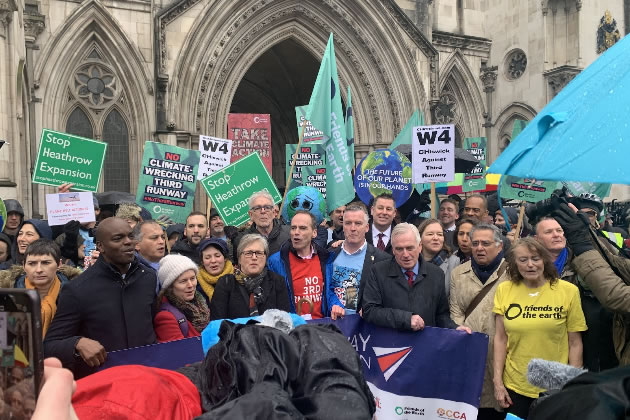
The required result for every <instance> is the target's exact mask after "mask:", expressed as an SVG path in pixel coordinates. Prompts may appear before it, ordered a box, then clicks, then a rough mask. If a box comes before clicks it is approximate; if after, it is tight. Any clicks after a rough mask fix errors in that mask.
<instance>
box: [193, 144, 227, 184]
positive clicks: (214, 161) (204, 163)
mask: <svg viewBox="0 0 630 420" xmlns="http://www.w3.org/2000/svg"><path fill="white" fill-rule="evenodd" d="M199 152H201V157H200V159H199V172H198V176H197V179H203V178H205V177H207V176H208V175H210V174H213V173H215V172H216V171H219V170H221V169H223V168H225V167H226V166H228V165H229V164H230V159H231V157H232V140H227V139H219V138H216V137H210V136H199Z"/></svg>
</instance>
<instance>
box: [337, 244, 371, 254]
mask: <svg viewBox="0 0 630 420" xmlns="http://www.w3.org/2000/svg"><path fill="white" fill-rule="evenodd" d="M345 245H346V242H345V241H344V242H342V243H341V249H342V250H343V252H345V253H346V254H347V255H354V254H359V253H361V252H363V249H364V248H365V247H366V246H367V241H363V245H361V247H360V248H359V249H357V250H356V251H354V252H348V251H347V250H346V248H345Z"/></svg>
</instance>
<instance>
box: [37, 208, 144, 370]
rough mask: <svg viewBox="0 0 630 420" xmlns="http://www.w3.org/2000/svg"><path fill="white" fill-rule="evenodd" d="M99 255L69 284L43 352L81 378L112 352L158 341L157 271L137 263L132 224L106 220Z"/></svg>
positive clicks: (98, 237)
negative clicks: (156, 336) (156, 337)
mask: <svg viewBox="0 0 630 420" xmlns="http://www.w3.org/2000/svg"><path fill="white" fill-rule="evenodd" d="M95 240H96V246H97V249H98V251H99V252H100V256H99V258H98V260H97V261H96V263H95V264H94V265H93V266H91V267H90V268H88V269H87V270H86V271H85V272H84V273H83V274H81V275H80V276H79V277H77V278H76V279H74V280H73V281H71V282H69V283H68V284H67V285H66V286H64V289H63V293H61V294H60V297H59V303H58V305H57V312H56V314H55V318H54V319H53V321H52V323H51V325H50V328H49V329H48V333H47V334H46V339H45V340H44V354H45V356H46V357H57V358H58V359H59V360H61V362H62V364H63V366H64V367H66V368H68V369H70V370H72V371H73V372H74V376H75V378H77V379H78V378H81V377H83V376H86V375H88V374H90V373H93V372H94V371H95V368H96V367H98V366H100V365H102V364H103V363H104V362H105V358H106V357H107V352H110V351H114V350H122V349H126V348H131V347H138V346H144V345H148V344H153V343H155V341H156V339H155V332H154V330H153V317H154V311H155V308H154V303H155V299H156V294H155V273H154V272H152V271H151V270H150V269H148V268H147V267H145V266H144V265H143V264H140V263H139V262H138V259H137V258H136V257H135V245H136V242H135V240H134V238H133V232H132V230H131V227H130V226H129V224H128V223H127V222H126V221H125V220H123V219H120V218H118V217H110V218H108V219H105V220H103V221H102V222H101V223H100V225H99V227H98V229H97V231H96V235H95Z"/></svg>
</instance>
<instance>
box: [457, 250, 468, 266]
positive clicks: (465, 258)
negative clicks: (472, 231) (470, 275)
mask: <svg viewBox="0 0 630 420" xmlns="http://www.w3.org/2000/svg"><path fill="white" fill-rule="evenodd" d="M455 255H457V256H458V257H459V263H460V264H464V263H465V262H466V261H468V260H469V259H470V255H464V253H463V252H462V251H461V250H460V249H458V250H457V252H455Z"/></svg>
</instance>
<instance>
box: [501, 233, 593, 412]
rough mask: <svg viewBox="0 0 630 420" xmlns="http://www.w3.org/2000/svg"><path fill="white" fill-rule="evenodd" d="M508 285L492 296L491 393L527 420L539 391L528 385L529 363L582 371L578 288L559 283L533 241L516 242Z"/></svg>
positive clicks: (583, 324)
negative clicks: (534, 361)
mask: <svg viewBox="0 0 630 420" xmlns="http://www.w3.org/2000/svg"><path fill="white" fill-rule="evenodd" d="M507 262H508V269H507V271H508V275H509V279H508V281H505V282H503V283H501V284H500V285H499V286H498V287H497V290H496V293H495V295H494V308H493V310H492V312H494V313H495V321H496V329H495V335H494V394H495V398H496V399H497V402H498V403H499V405H500V406H501V407H503V408H504V409H507V411H508V412H509V413H512V414H515V415H517V416H519V417H521V418H524V419H525V418H527V415H528V413H529V405H530V404H531V402H532V401H533V400H534V399H536V398H538V394H539V393H540V392H542V391H544V390H542V389H540V388H537V387H535V386H533V385H531V384H530V383H529V382H528V381H527V374H526V373H527V365H528V364H529V361H530V360H531V359H534V358H537V359H544V360H550V361H555V362H560V363H565V364H567V363H568V364H570V365H572V366H575V367H582V336H581V334H580V332H581V331H586V322H585V320H584V314H583V313H582V304H581V301H580V293H579V291H578V288H577V287H576V286H575V285H573V284H571V283H569V282H567V281H564V280H561V279H559V278H558V273H557V271H556V267H555V265H554V262H553V259H552V257H551V255H550V254H549V252H548V251H547V250H546V249H545V248H544V247H543V246H542V245H541V244H540V243H539V242H538V241H537V240H535V239H534V238H531V237H528V238H522V239H518V240H516V241H515V242H514V243H513V244H512V247H511V248H510V251H509V253H508V256H507Z"/></svg>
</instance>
